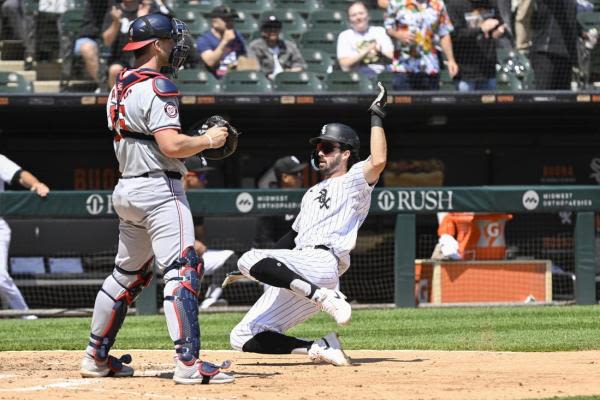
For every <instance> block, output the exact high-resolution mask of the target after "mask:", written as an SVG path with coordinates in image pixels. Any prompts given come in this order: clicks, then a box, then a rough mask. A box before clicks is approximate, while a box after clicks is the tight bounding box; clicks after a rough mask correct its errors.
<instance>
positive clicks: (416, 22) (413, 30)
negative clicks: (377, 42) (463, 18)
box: [385, 0, 458, 90]
mask: <svg viewBox="0 0 600 400" xmlns="http://www.w3.org/2000/svg"><path fill="white" fill-rule="evenodd" d="M385 27H386V29H387V33H388V35H390V36H391V37H392V38H393V39H395V40H396V49H395V54H394V60H393V62H392V66H391V69H392V71H394V72H396V74H395V76H394V83H393V89H394V90H438V89H439V86H440V77H439V73H440V63H439V57H438V51H437V49H436V46H437V45H438V44H439V45H440V46H441V48H442V51H443V52H444V55H445V56H446V59H447V60H448V61H447V62H448V64H447V68H448V73H449V74H450V76H451V77H454V76H455V75H456V74H457V73H458V65H457V64H456V60H455V59H454V53H453V51H452V39H451V38H450V33H451V32H452V29H453V28H452V23H451V22H450V18H449V17H448V12H447V11H446V5H445V4H444V1H443V0H389V4H388V9H387V18H386V20H385Z"/></svg>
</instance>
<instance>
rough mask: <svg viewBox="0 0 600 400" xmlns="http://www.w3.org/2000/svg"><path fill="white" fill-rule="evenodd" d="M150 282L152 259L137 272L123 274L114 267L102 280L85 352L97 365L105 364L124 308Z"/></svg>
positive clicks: (122, 318) (123, 314) (121, 322)
mask: <svg viewBox="0 0 600 400" xmlns="http://www.w3.org/2000/svg"><path fill="white" fill-rule="evenodd" d="M151 280H152V259H150V260H148V261H147V262H146V264H144V266H143V267H142V268H141V269H140V270H138V271H133V272H131V271H125V270H123V269H121V268H119V267H115V269H114V270H113V272H112V274H111V275H110V276H109V277H107V278H106V279H105V280H104V283H103V284H102V288H101V289H100V291H99V292H98V295H97V296H96V303H95V304H94V315H93V317H92V331H91V333H90V341H89V343H88V346H87V349H86V353H87V354H88V355H90V356H91V357H93V358H94V359H95V360H96V361H98V362H105V361H106V360H107V359H108V358H109V356H108V352H109V351H110V348H111V347H112V345H113V344H114V342H115V339H116V337H117V333H118V332H119V329H121V325H123V321H124V320H125V316H126V315H127V308H128V307H129V305H130V304H131V303H133V302H134V301H135V300H136V299H137V297H138V296H139V295H140V293H141V292H142V290H143V289H144V288H145V287H147V286H148V285H149V284H150V281H151Z"/></svg>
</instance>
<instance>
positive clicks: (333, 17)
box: [307, 10, 347, 32]
mask: <svg viewBox="0 0 600 400" xmlns="http://www.w3.org/2000/svg"><path fill="white" fill-rule="evenodd" d="M307 22H308V25H309V26H310V27H311V29H322V30H331V31H340V32H341V31H342V30H344V29H346V27H347V25H346V14H345V13H344V12H343V11H340V10H319V11H313V12H311V13H310V14H309V15H308V21H307Z"/></svg>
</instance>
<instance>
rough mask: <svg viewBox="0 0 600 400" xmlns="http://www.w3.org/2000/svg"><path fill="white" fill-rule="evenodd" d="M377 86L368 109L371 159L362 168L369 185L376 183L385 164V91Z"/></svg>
mask: <svg viewBox="0 0 600 400" xmlns="http://www.w3.org/2000/svg"><path fill="white" fill-rule="evenodd" d="M377 86H378V87H379V95H378V96H377V98H376V99H375V100H374V101H373V103H372V104H371V107H369V112H370V113H371V143H370V144H371V157H369V158H368V159H367V162H366V163H365V166H364V168H363V173H364V174H365V180H366V181H367V183H369V185H372V184H374V183H375V182H377V180H378V179H379V175H381V173H382V172H383V170H384V168H385V163H386V162H387V142H386V140H385V131H384V130H383V118H384V117H385V111H383V108H384V107H385V104H386V103H387V91H386V89H385V87H384V86H383V84H382V83H381V82H377Z"/></svg>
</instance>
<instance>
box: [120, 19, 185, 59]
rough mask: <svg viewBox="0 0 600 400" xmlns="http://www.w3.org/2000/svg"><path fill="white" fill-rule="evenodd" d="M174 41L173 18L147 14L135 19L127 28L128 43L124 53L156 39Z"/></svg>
mask: <svg viewBox="0 0 600 400" xmlns="http://www.w3.org/2000/svg"><path fill="white" fill-rule="evenodd" d="M170 38H172V39H175V29H174V26H173V18H171V17H169V16H167V15H164V14H161V13H154V14H148V15H145V16H143V17H139V18H137V19H136V20H135V21H133V22H132V23H131V25H130V26H129V43H127V44H126V45H125V47H123V50H125V51H132V50H137V49H141V48H142V47H144V46H146V45H148V44H150V43H152V42H153V41H155V40H156V39H170Z"/></svg>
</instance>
